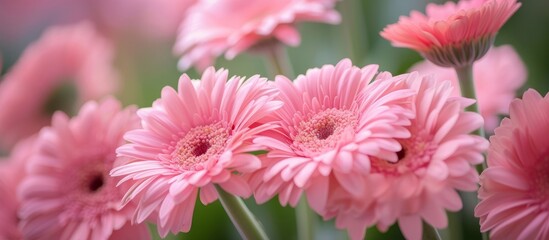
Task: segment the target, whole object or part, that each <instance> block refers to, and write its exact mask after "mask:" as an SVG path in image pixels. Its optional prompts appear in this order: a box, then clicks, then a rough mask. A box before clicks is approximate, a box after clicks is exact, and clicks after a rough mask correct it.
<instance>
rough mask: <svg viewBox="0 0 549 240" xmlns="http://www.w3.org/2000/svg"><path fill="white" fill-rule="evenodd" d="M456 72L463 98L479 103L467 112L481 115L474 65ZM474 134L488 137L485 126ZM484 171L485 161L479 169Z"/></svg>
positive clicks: (468, 108) (457, 69) (458, 69)
mask: <svg viewBox="0 0 549 240" xmlns="http://www.w3.org/2000/svg"><path fill="white" fill-rule="evenodd" d="M455 70H456V73H457V76H458V79H459V86H460V88H461V96H463V97H466V98H471V99H475V100H476V101H477V102H476V103H474V104H473V105H471V106H469V107H467V108H466V110H467V111H472V112H476V113H478V114H480V110H479V107H478V98H477V95H476V93H475V82H474V80H473V65H467V66H464V67H461V68H455ZM474 134H476V135H478V136H481V137H486V134H485V133H484V126H481V127H480V128H479V129H477V130H476V131H475V132H474ZM484 169H486V161H483V162H482V164H481V165H479V166H478V168H477V170H478V171H479V172H482V171H484Z"/></svg>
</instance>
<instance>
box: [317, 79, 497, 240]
mask: <svg viewBox="0 0 549 240" xmlns="http://www.w3.org/2000/svg"><path fill="white" fill-rule="evenodd" d="M397 78H402V79H405V81H406V83H407V85H408V86H409V88H411V89H414V90H415V91H416V92H417V95H416V96H415V99H414V101H413V103H414V104H413V109H414V110H415V118H414V119H412V123H411V125H410V126H408V127H407V129H408V130H409V131H410V133H411V136H409V137H404V138H398V139H395V140H398V141H399V142H400V144H401V146H402V149H400V150H399V151H397V152H395V153H396V154H397V155H398V160H397V161H393V160H392V159H387V158H379V157H376V158H371V162H370V164H371V171H370V174H368V175H366V176H364V177H363V178H362V179H357V181H362V186H361V187H362V188H364V190H363V191H361V192H362V193H363V194H362V195H359V196H346V195H342V194H333V195H331V196H330V199H329V201H328V204H327V210H326V212H325V214H324V217H325V218H330V217H334V216H335V217H336V226H337V227H340V228H347V229H348V230H349V234H350V235H351V236H352V238H353V239H362V238H363V237H364V233H365V229H366V228H367V227H369V226H372V225H375V224H377V227H378V228H379V229H380V230H382V231H386V230H387V229H388V228H389V227H390V226H391V225H393V224H394V223H395V222H397V221H398V225H399V227H400V229H401V231H402V233H403V234H404V236H405V237H406V238H407V239H421V236H422V221H425V222H427V223H428V224H430V225H432V226H434V227H436V228H444V227H446V226H447V222H448V221H447V216H446V210H450V211H458V210H459V209H461V207H462V203H461V199H460V197H459V195H458V193H457V190H464V191H475V190H476V188H477V186H476V183H477V182H478V174H477V172H476V169H475V168H474V167H473V165H475V164H479V163H482V161H483V159H484V158H483V155H482V154H483V152H484V150H486V148H487V147H488V142H487V140H485V139H484V138H482V137H479V136H476V135H472V134H470V133H471V132H473V131H474V130H476V129H478V128H479V127H481V126H482V124H483V120H482V117H481V116H480V115H479V114H477V113H474V112H468V111H465V110H464V109H465V108H466V107H467V106H469V105H470V104H472V103H473V100H470V99H466V98H462V97H451V95H452V87H451V84H450V82H449V81H444V82H443V81H438V80H436V79H434V78H432V76H425V77H421V76H419V74H417V73H412V74H406V75H401V76H397ZM378 81H384V80H378ZM356 191H357V192H360V191H359V190H356ZM339 192H341V191H339ZM342 203H344V204H347V205H348V206H350V207H347V208H342V207H340V204H342Z"/></svg>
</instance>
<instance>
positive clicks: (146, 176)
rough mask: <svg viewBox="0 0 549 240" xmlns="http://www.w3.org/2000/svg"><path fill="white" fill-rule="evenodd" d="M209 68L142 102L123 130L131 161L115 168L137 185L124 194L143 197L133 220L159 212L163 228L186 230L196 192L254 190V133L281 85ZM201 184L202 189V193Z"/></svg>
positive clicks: (212, 195) (206, 199)
mask: <svg viewBox="0 0 549 240" xmlns="http://www.w3.org/2000/svg"><path fill="white" fill-rule="evenodd" d="M227 79H228V72H227V71H226V70H219V71H217V72H216V71H215V70H214V69H213V68H208V69H207V70H206V71H205V72H204V74H203V75H202V79H201V81H196V80H191V79H190V78H189V77H188V76H187V75H183V76H181V78H180V79H179V86H178V89H177V90H175V89H173V88H171V87H164V89H162V96H161V98H160V99H158V100H157V101H155V102H154V103H153V106H152V107H151V108H144V109H141V110H139V112H138V114H139V116H140V117H141V122H142V125H143V128H141V129H137V130H133V131H130V132H128V133H127V134H126V135H125V138H126V139H127V140H128V141H130V143H129V144H126V145H124V146H122V147H120V148H118V150H117V152H118V154H119V155H120V156H125V157H129V158H132V161H131V162H129V163H127V164H124V165H122V166H119V167H117V168H115V169H113V171H112V172H111V175H113V176H123V177H124V178H123V180H121V182H128V183H131V184H132V185H133V187H132V188H131V190H130V191H128V192H127V193H126V196H125V198H124V201H129V200H132V199H135V200H136V201H137V202H138V203H139V205H138V209H137V211H136V213H135V216H134V220H135V221H136V222H138V223H140V222H143V221H144V220H146V219H147V218H149V217H150V218H151V219H154V220H156V223H157V228H158V230H159V232H160V235H161V236H163V237H164V236H166V235H167V234H168V232H169V231H171V232H173V233H178V232H180V231H183V232H188V231H189V230H190V228H191V221H192V216H193V211H194V206H195V202H196V198H197V196H198V195H200V201H201V202H202V203H203V204H209V203H211V202H213V201H215V200H216V199H217V197H218V196H217V191H216V186H219V187H220V188H222V189H223V190H225V191H227V192H229V193H231V194H234V195H236V196H240V197H249V196H250V195H251V193H252V191H251V189H250V187H249V185H248V182H247V181H246V174H247V173H250V172H253V171H255V170H257V169H258V168H259V167H260V165H261V162H260V160H259V158H258V157H257V156H254V155H252V154H250V153H249V152H251V151H258V150H261V149H262V148H261V146H259V145H258V144H255V143H252V140H253V139H254V138H255V137H256V136H257V135H258V134H259V133H261V132H263V131H265V130H268V129H271V128H273V125H272V124H270V123H265V122H263V120H262V119H264V117H266V116H267V115H268V114H270V113H271V112H272V111H273V110H275V109H277V108H279V107H280V106H281V102H278V101H274V98H275V97H276V95H277V92H278V91H277V90H276V89H275V88H274V87H272V86H271V84H270V83H269V82H267V80H266V79H265V78H260V77H259V76H257V75H255V76H252V77H251V78H249V79H244V78H241V77H237V76H235V77H231V78H230V79H229V80H228V81H227ZM199 190H200V194H199Z"/></svg>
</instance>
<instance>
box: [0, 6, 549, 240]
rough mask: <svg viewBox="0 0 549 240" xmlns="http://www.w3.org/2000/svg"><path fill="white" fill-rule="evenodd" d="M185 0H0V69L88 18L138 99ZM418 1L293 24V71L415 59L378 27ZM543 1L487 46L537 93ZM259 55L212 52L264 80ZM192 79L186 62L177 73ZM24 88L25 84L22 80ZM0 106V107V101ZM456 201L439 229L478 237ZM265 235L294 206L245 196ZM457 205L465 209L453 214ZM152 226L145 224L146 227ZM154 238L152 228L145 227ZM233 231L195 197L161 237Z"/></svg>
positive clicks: (329, 230) (328, 226) (173, 78)
mask: <svg viewBox="0 0 549 240" xmlns="http://www.w3.org/2000/svg"><path fill="white" fill-rule="evenodd" d="M188 2H189V1H183V0H155V1H152V0H0V62H1V64H2V65H1V66H2V67H1V73H2V75H3V74H5V73H6V72H7V71H9V70H10V68H11V67H12V66H13V65H14V64H15V63H16V61H17V59H18V58H19V57H20V55H21V53H22V52H23V51H24V49H25V48H26V47H27V46H28V45H29V44H30V43H32V42H33V41H36V40H37V39H38V38H39V37H40V36H41V34H42V33H43V32H44V31H45V30H46V29H47V28H48V27H50V26H53V25H60V24H61V25H62V24H69V23H75V22H80V21H82V20H89V21H92V22H93V23H94V24H95V25H96V27H97V28H98V29H99V30H100V32H101V33H102V34H103V35H104V36H105V37H107V38H108V39H110V40H111V41H112V42H113V43H114V46H115V55H116V58H115V68H116V69H117V71H118V72H119V74H120V78H121V81H122V83H121V88H120V89H119V91H118V93H117V97H118V98H119V99H120V100H121V101H122V102H123V103H124V104H126V105H129V104H136V105H138V106H139V107H148V106H150V105H151V103H152V101H154V100H155V99H157V98H158V97H159V96H160V89H161V88H162V87H164V86H166V85H169V86H176V85H177V80H178V78H179V76H180V75H181V74H182V72H180V71H178V69H177V67H176V63H177V58H176V56H174V55H173V53H172V47H173V43H174V41H175V37H176V35H177V34H176V30H177V27H178V25H179V22H180V21H181V19H182V18H183V15H182V13H184V12H185V9H186V8H187V7H188V5H189V3H188ZM428 2H439V3H441V2H444V1H440V0H439V1H427V0H405V1H403V0H384V1H367V0H342V1H340V2H338V4H337V9H338V10H339V12H340V13H341V16H342V23H341V24H339V25H326V24H318V23H303V24H301V25H299V31H300V33H301V34H302V42H301V44H300V46H298V47H295V48H287V49H286V51H287V53H288V56H289V61H290V63H291V66H292V67H293V70H294V73H295V74H296V75H297V74H302V73H305V71H306V70H307V69H308V68H312V67H320V66H322V65H323V64H335V63H337V62H338V61H339V60H341V59H342V58H350V59H351V60H352V61H353V63H354V64H355V65H357V66H364V65H366V64H372V63H375V64H379V65H380V66H381V69H382V70H387V71H390V72H392V73H393V74H399V73H404V72H406V71H407V69H408V68H409V67H410V66H411V65H412V64H414V63H416V62H418V61H420V60H422V59H421V57H420V56H419V54H417V53H416V52H414V51H412V50H409V49H402V48H394V47H392V46H391V45H390V44H389V42H388V41H386V40H384V39H382V38H381V37H380V36H379V32H380V31H381V30H382V29H383V28H384V27H385V26H386V25H388V24H391V23H395V22H396V21H397V20H398V17H399V16H400V15H408V14H409V12H410V11H411V10H419V11H422V12H423V11H424V9H425V5H426V4H427V3H428ZM547 9H549V1H546V0H529V1H523V2H522V7H521V8H520V9H519V10H518V12H517V13H516V14H515V15H514V16H513V17H512V18H511V19H510V20H509V21H508V22H507V23H506V24H505V25H504V27H503V28H502V29H501V31H500V32H499V34H498V36H497V38H496V41H495V45H496V46H498V45H502V44H510V45H512V46H513V47H514V48H515V49H516V51H517V52H518V53H519V55H520V56H521V57H522V59H523V60H524V62H525V64H526V66H527V69H528V81H527V83H526V85H525V86H524V87H523V88H522V89H521V90H520V92H519V93H517V94H518V95H521V94H522V91H524V90H526V89H528V88H534V89H536V90H538V91H539V92H540V93H541V94H545V93H547V91H548V90H549V82H548V81H549V60H548V59H549V44H548V43H549V27H548V26H549V14H547ZM265 63H266V62H264V61H263V59H262V56H259V55H254V54H247V53H245V54H242V55H239V56H238V57H236V58H235V59H234V60H231V61H227V60H225V59H222V58H220V59H218V60H217V62H216V68H220V67H223V68H227V69H229V73H230V74H231V75H241V76H251V75H255V74H260V75H262V76H266V77H268V78H270V79H272V78H273V77H274V76H272V75H271V74H270V73H269V71H268V68H266V67H265ZM186 73H187V74H189V75H190V76H191V77H193V78H198V77H199V74H198V73H197V72H196V71H195V70H189V71H187V72H186ZM29 87H30V86H29ZM0 111H2V109H0ZM463 197H464V199H465V209H464V211H462V213H459V214H451V221H458V222H462V223H463V229H462V230H461V231H456V232H449V231H443V232H442V234H443V237H451V239H480V238H481V237H480V234H479V233H478V226H477V222H476V221H477V220H476V219H475V218H473V217H472V216H471V214H472V212H473V210H472V208H473V207H474V205H475V201H476V200H475V195H474V194H464V195H463ZM246 202H247V203H248V205H249V207H250V209H251V210H252V212H254V213H255V214H256V216H257V217H258V218H259V219H260V221H261V222H262V223H263V225H264V226H265V228H266V231H267V233H268V235H269V236H271V238H272V239H290V240H291V239H296V227H295V217H294V211H293V209H292V208H290V207H281V206H280V205H279V204H278V199H273V200H271V201H270V202H268V203H267V204H264V205H260V206H257V205H255V204H254V201H253V199H248V200H246ZM463 212H465V213H463ZM317 221H318V226H317V228H316V231H317V239H346V238H347V236H346V233H345V232H344V231H339V230H336V229H335V228H334V227H333V225H334V224H333V222H323V221H322V220H321V219H320V218H319V219H317ZM155 229H156V228H154V227H151V232H152V234H156V233H155V231H156V230H155ZM155 237H156V238H158V236H157V235H156V236H155ZM367 237H368V239H401V238H402V235H401V234H400V232H399V231H398V228H397V227H393V228H391V229H390V230H389V232H387V233H379V232H377V231H376V230H375V229H369V230H368V233H367ZM239 238H240V237H239V235H238V233H237V232H236V230H235V228H234V227H233V226H232V224H231V222H230V220H229V218H228V217H227V215H226V214H225V213H224V211H223V209H222V207H221V205H220V203H219V202H214V203H212V204H210V205H208V206H207V207H204V206H202V205H201V204H200V203H199V204H197V208H196V210H195V214H194V219H193V226H192V229H191V232H190V233H188V234H179V235H177V236H172V235H170V236H168V239H239Z"/></svg>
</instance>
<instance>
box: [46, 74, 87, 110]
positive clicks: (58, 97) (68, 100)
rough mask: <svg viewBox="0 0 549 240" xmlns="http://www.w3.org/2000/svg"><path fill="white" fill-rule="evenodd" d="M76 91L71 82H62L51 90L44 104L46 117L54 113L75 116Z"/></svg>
mask: <svg viewBox="0 0 549 240" xmlns="http://www.w3.org/2000/svg"><path fill="white" fill-rule="evenodd" d="M77 97H78V96H77V89H76V86H75V85H74V81H72V80H63V81H62V83H60V85H59V86H57V87H56V88H54V89H53V91H52V92H51V94H50V96H49V98H48V99H46V101H45V104H44V107H43V108H44V113H46V114H47V115H48V116H49V115H52V114H53V113H54V112H55V111H63V112H65V113H66V114H67V115H69V116H74V115H75V114H76V111H77V109H76V102H77Z"/></svg>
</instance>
